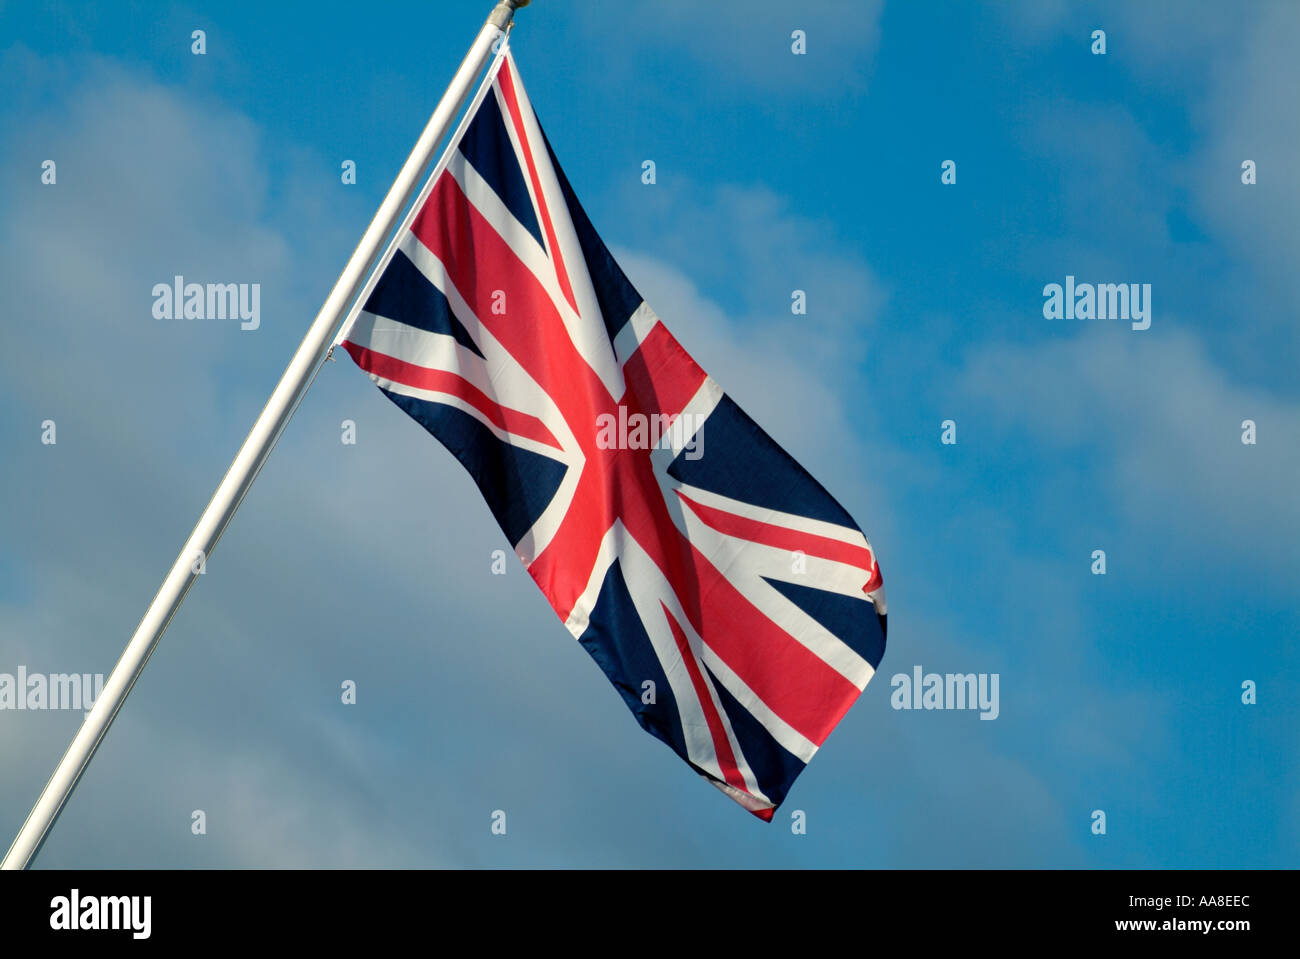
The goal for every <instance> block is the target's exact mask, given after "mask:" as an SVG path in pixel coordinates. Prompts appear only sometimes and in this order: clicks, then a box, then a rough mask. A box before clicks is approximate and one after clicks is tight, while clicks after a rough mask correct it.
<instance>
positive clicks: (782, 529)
mask: <svg viewBox="0 0 1300 959" xmlns="http://www.w3.org/2000/svg"><path fill="white" fill-rule="evenodd" d="M375 278H376V279H372V281H371V283H370V284H369V286H368V288H367V291H363V294H362V299H361V301H360V304H359V308H358V309H357V310H356V311H355V313H354V315H353V316H352V318H351V319H350V321H349V323H348V324H347V325H346V326H345V328H344V332H343V333H342V334H341V335H340V338H339V341H340V343H341V345H342V346H343V348H344V349H346V350H347V352H348V353H349V354H350V355H351V356H352V358H353V360H355V361H356V363H357V365H359V366H360V367H361V368H362V369H363V370H365V371H366V372H367V373H368V374H369V375H370V378H371V379H372V380H373V381H374V382H375V384H376V385H377V386H378V387H379V388H380V389H381V390H382V391H383V392H384V394H385V395H386V396H387V397H388V398H389V399H390V400H392V401H393V402H394V403H395V404H397V406H398V407H400V408H401V409H402V410H404V411H405V412H406V413H407V414H408V415H410V416H411V417H412V418H413V419H414V420H416V422H418V423H419V424H420V425H421V426H423V427H424V428H425V429H426V430H427V431H428V432H430V433H432V434H433V435H434V436H435V437H437V438H438V439H439V440H440V441H441V442H442V443H443V445H444V446H446V447H447V449H449V450H450V451H451V452H452V453H453V454H455V456H456V457H457V458H458V459H459V460H460V462H461V463H462V464H463V465H464V467H465V468H466V469H467V470H468V471H469V473H470V474H471V476H472V477H473V478H474V481H475V482H476V483H477V484H478V487H479V489H480V491H481V492H482V494H483V498H484V499H485V500H486V501H487V505H488V507H489V508H490V509H491V511H492V514H493V516H494V517H495V518H496V520H497V522H498V524H499V525H500V527H501V529H502V531H503V532H504V533H505V535H506V537H507V538H508V539H509V541H510V543H511V545H512V546H513V548H514V550H515V553H516V555H518V557H519V559H520V560H521V561H522V562H523V564H524V566H525V568H527V570H528V572H529V574H530V575H531V576H532V578H533V580H534V581H535V582H536V583H537V585H538V586H539V587H540V588H541V590H542V592H543V593H544V594H545V596H546V598H547V600H548V601H549V602H550V604H551V607H552V608H553V609H554V610H555V612H556V613H557V614H558V615H559V617H560V619H561V620H562V621H563V622H564V625H565V626H566V627H567V628H568V630H569V632H570V633H571V634H572V635H573V636H574V637H575V638H576V639H577V640H578V642H580V643H581V644H582V645H583V647H584V648H585V649H586V650H587V652H588V653H590V655H591V657H592V658H593V659H594V660H595V661H596V663H597V664H598V665H599V666H600V668H601V669H602V670H603V671H604V673H605V675H606V676H607V677H608V678H609V680H610V681H611V682H612V683H613V684H614V686H615V688H616V689H617V690H618V692H619V693H620V694H621V695H622V697H623V699H624V701H625V702H626V703H627V705H628V707H629V708H630V709H631V711H632V713H633V715H634V716H635V718H636V720H637V722H638V723H640V725H641V726H642V727H643V728H644V729H645V730H647V731H648V732H650V733H651V734H653V735H654V736H656V737H658V738H659V739H661V740H663V741H664V742H665V743H667V744H668V745H669V746H670V747H672V749H673V750H674V751H675V752H676V753H677V754H678V755H679V756H681V757H682V759H684V760H686V762H688V763H689V764H690V765H691V766H692V767H694V768H695V770H696V771H697V772H699V773H700V774H701V775H703V776H704V777H706V778H707V779H708V780H709V781H710V782H712V783H713V784H714V785H715V786H717V787H718V788H719V789H721V790H722V791H723V792H725V793H726V794H727V795H728V796H730V797H731V798H732V799H734V800H736V801H737V802H739V803H740V804H741V805H742V806H744V807H745V808H746V809H748V810H749V811H751V812H752V813H754V814H755V815H757V816H759V817H760V818H762V819H765V820H769V821H770V820H771V818H772V815H773V813H774V811H775V809H776V807H777V806H778V805H780V803H781V802H782V800H784V799H785V796H786V793H787V792H788V791H789V789H790V786H791V783H792V782H793V781H794V779H795V777H796V776H798V775H799V773H800V772H801V771H802V770H803V768H804V766H805V765H806V764H807V763H808V762H809V760H811V759H812V757H813V754H814V753H815V752H816V751H817V749H818V748H819V747H820V746H821V744H822V743H823V742H824V741H825V739H826V737H827V735H828V734H829V733H830V731H831V730H832V729H833V728H834V727H835V725H836V723H838V722H839V720H840V719H841V717H843V716H844V714H845V713H846V712H847V711H848V709H849V707H850V706H851V705H852V704H853V702H854V701H855V700H856V699H857V697H858V695H859V694H860V693H861V692H862V690H863V688H864V687H865V686H866V684H867V682H868V681H869V680H870V679H871V677H872V675H873V673H874V672H875V669H876V668H877V666H879V664H880V659H881V656H882V655H883V653H884V648H885V594H884V589H883V586H882V583H881V577H880V568H879V566H878V565H877V563H876V558H875V555H874V552H873V551H872V549H871V546H870V544H869V543H868V541H867V539H866V537H865V536H864V535H863V533H862V531H861V530H860V529H859V528H858V526H857V525H856V524H855V523H854V521H853V520H852V518H851V517H850V516H849V515H848V513H846V512H845V510H844V509H843V508H842V507H841V506H840V505H839V504H838V503H837V502H836V501H835V500H834V499H832V498H831V496H830V494H828V493H827V492H826V491H825V490H824V489H823V488H822V486H821V485H820V484H819V483H818V482H817V481H816V480H815V479H813V478H812V476H810V475H809V474H808V473H807V472H806V471H805V470H804V469H803V468H802V467H801V466H800V465H799V464H798V463H796V462H795V461H794V459H792V458H791V457H790V455H789V454H788V453H786V452H785V451H784V450H783V449H781V447H779V446H778V445H777V444H776V443H775V442H773V440H772V439H771V438H770V437H769V436H768V435H767V434H766V433H764V432H763V430H761V429H760V428H759V427H758V426H757V424H755V423H754V421H753V420H751V419H750V418H749V417H748V416H747V415H745V413H744V412H743V411H742V410H741V409H740V407H738V406H737V405H736V404H735V402H733V401H732V399H731V398H730V397H729V396H727V394H726V393H724V392H723V391H722V389H721V388H720V387H719V386H718V384H717V383H715V382H714V381H713V380H712V379H711V378H710V377H709V376H708V375H706V374H705V373H704V371H703V370H702V369H700V367H699V366H698V365H696V363H695V361H694V360H692V359H691V357H690V355H689V354H687V352H686V351H685V350H684V349H683V348H682V347H681V346H680V345H679V344H678V342H677V340H676V339H674V338H673V336H672V335H671V334H670V333H669V332H668V329H667V327H665V326H664V324H663V323H662V322H661V321H660V320H659V318H658V317H657V316H656V315H655V313H654V311H653V310H652V309H651V308H650V306H649V304H647V303H646V302H645V301H644V300H643V299H642V298H641V296H640V294H639V293H637V291H636V290H635V289H634V288H633V287H632V284H631V283H629V282H628V279H627V277H626V276H625V275H624V274H623V271H622V270H621V269H620V268H619V265H618V264H617V263H616V262H615V261H614V259H613V257H612V256H611V255H610V253H609V250H608V249H607V248H606V247H605V244H604V243H603V242H602V241H601V239H600V237H599V236H597V234H596V232H595V230H594V228H593V227H592V224H591V222H590V221H589V220H588V218H587V215H586V214H585V213H584V212H583V209H582V207H581V206H580V205H579V203H578V200H577V198H576V197H575V196H574V193H573V189H572V187H571V186H570V185H569V182H568V180H567V179H566V178H565V176H564V172H563V171H562V170H561V169H560V165H559V163H558V162H557V161H556V158H555V156H554V154H553V153H552V151H551V147H550V144H549V143H548V142H547V140H546V137H545V135H544V134H543V133H542V129H541V126H540V124H539V123H538V120H537V117H536V115H535V114H534V113H533V109H532V106H531V104H530V102H529V99H528V96H527V94H526V93H525V92H524V87H523V84H522V82H521V81H520V78H519V73H518V70H517V68H516V66H515V62H514V59H513V56H512V55H511V54H510V53H509V51H508V50H507V51H505V52H504V54H503V55H502V56H499V57H498V58H497V59H496V60H495V61H494V62H493V66H492V68H491V71H490V72H489V74H488V76H487V78H486V79H485V82H484V84H483V85H482V86H481V87H480V88H479V91H478V94H477V95H476V97H475V98H474V100H473V101H472V102H471V104H470V107H469V109H468V111H467V113H466V118H465V120H464V121H463V122H462V124H461V126H460V129H459V130H458V131H457V133H456V135H455V138H454V140H453V144H452V146H451V147H450V148H449V149H448V151H447V153H446V154H445V156H444V158H443V160H442V161H441V162H440V164H439V166H438V167H437V168H436V169H435V171H434V173H433V176H432V177H431V178H430V181H429V183H428V185H427V186H426V187H425V188H424V191H423V192H422V193H421V195H420V197H419V198H418V199H417V202H416V204H415V206H414V207H413V209H412V215H411V216H410V217H408V218H407V221H406V223H405V224H404V225H403V227H402V230H401V232H400V233H399V234H398V237H397V239H396V240H395V242H394V244H393V245H392V246H391V247H390V251H389V255H387V256H386V257H385V259H384V260H382V261H381V263H380V265H379V267H378V268H377V270H376V272H375Z"/></svg>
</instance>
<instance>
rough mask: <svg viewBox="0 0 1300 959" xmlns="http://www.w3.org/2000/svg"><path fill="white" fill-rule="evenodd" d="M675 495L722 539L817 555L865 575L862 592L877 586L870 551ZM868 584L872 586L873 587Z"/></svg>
mask: <svg viewBox="0 0 1300 959" xmlns="http://www.w3.org/2000/svg"><path fill="white" fill-rule="evenodd" d="M675 492H676V493H677V498H678V499H680V500H681V501H682V502H683V503H685V504H686V505H687V506H688V507H690V510H691V512H693V513H694V514H695V515H696V516H698V517H699V518H700V520H701V521H702V522H704V524H705V525H707V526H711V527H712V528H713V529H716V530H717V531H718V532H719V533H722V534H723V535H724V536H734V537H736V538H737V539H745V540H749V541H750V542H753V543H762V544H763V545H764V546H773V547H775V548H777V549H784V550H788V551H790V552H792V553H793V552H794V551H795V550H801V551H802V552H804V553H806V554H808V555H809V556H817V557H820V558H821V559H829V560H832V561H833V562H836V563H844V564H846V565H848V566H854V567H857V568H858V569H860V570H863V571H864V572H866V573H867V575H868V582H867V586H866V587H864V589H867V591H868V592H870V591H871V590H872V589H875V588H876V587H877V586H879V585H880V584H879V579H880V570H879V569H878V568H877V567H876V561H875V558H874V557H873V556H872V555H871V550H869V549H867V548H866V547H865V546H854V545H853V544H852V543H845V542H843V541H841V540H838V539H831V538H830V537H829V536H818V535H816V534H815V533H805V532H803V531H802V530H797V529H790V528H789V527H786V526H775V525H773V524H771V523H764V522H761V521H760V520H756V519H750V518H749V517H747V516H738V515H737V514H735V513H729V512H727V511H726V510H721V509H717V508H716V507H713V506H705V505H704V504H703V503H699V502H696V501H695V500H693V499H691V498H690V497H689V496H687V495H686V494H685V493H683V492H682V491H681V490H676V491H675ZM872 583H875V584H876V585H874V586H873V585H872Z"/></svg>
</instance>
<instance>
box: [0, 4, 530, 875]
mask: <svg viewBox="0 0 1300 959" xmlns="http://www.w3.org/2000/svg"><path fill="white" fill-rule="evenodd" d="M527 3H528V0H501V2H499V3H498V4H497V5H496V6H495V7H494V8H493V10H492V12H491V13H490V14H489V15H488V18H487V22H486V23H484V24H483V29H482V30H480V31H479V34H478V36H477V37H476V38H475V40H474V43H473V45H472V46H471V47H470V48H469V53H467V54H466V55H465V59H464V61H462V62H461V65H460V68H459V69H458V70H457V71H456V75H455V76H454V77H453V78H452V81H451V85H450V86H448V87H447V92H446V93H444V94H443V95H442V99H441V100H440V101H438V106H437V108H436V109H435V110H434V111H433V116H432V117H430V118H429V123H428V125H427V126H425V128H424V132H423V133H421V134H420V139H419V140H418V141H416V144H415V148H414V149H413V150H412V151H411V155H410V156H409V157H408V158H407V160H406V163H405V164H404V165H403V166H402V169H401V172H400V173H398V174H397V179H396V180H394V181H393V185H392V186H391V187H390V188H389V190H388V195H387V196H385V197H384V202H383V203H382V204H380V206H379V210H378V211H377V212H376V213H375V215H374V218H373V219H372V220H371V221H370V225H369V226H368V227H367V228H366V232H365V234H364V235H362V237H361V242H360V243H359V244H357V248H356V250H354V251H353V253H352V256H351V258H350V259H349V260H348V263H347V266H345V267H344V268H343V273H342V275H340V276H339V278H338V281H337V282H336V283H335V284H334V289H333V290H331V291H330V295H329V297H328V298H327V299H326V300H325V305H324V306H322V307H321V309H320V312H319V313H318V314H317V315H316V319H315V320H314V321H313V322H312V325H311V328H310V329H308V331H307V335H306V337H305V338H304V339H303V341H302V343H301V344H300V345H299V346H298V350H297V352H295V353H294V355H293V359H292V360H290V361H289V366H288V368H287V369H286V370H285V371H284V375H283V376H282V377H281V378H280V382H279V384H278V385H277V386H276V388H275V392H273V393H272V394H271V398H270V399H269V400H267V402H266V406H265V407H264V408H263V410H262V412H261V414H260V415H259V416H258V417H257V421H256V422H255V423H254V424H253V428H252V429H251V430H250V431H249V433H248V438H247V439H245V440H244V445H243V446H241V447H240V448H239V453H238V454H236V456H235V460H234V462H233V463H231V464H230V468H229V469H228V470H227V471H226V475H225V478H224V479H222V481H221V485H220V486H218V487H217V491H216V493H214V494H213V496H212V501H211V502H209V503H208V506H207V509H205V510H204V511H203V515H202V516H200V517H199V521H198V523H197V524H196V525H195V527H194V532H192V533H191V534H190V537H189V539H188V540H186V542H185V546H184V547H183V548H182V549H181V552H180V555H179V556H177V557H176V562H175V563H174V564H172V568H171V571H170V572H169V573H168V574H167V578H166V579H164V580H163V584H162V586H161V587H160V588H159V590H158V595H156V596H155V597H154V599H153V602H152V603H150V605H149V608H148V609H147V610H146V611H145V614H144V618H143V619H142V620H140V625H139V626H137V627H136V630H135V634H134V635H133V636H132V637H131V641H130V642H129V643H128V644H127V646H126V649H125V650H124V651H123V653H122V658H121V659H119V660H118V661H117V665H116V666H114V667H113V672H112V674H111V675H110V676H109V677H108V681H107V682H106V683H105V684H104V690H103V692H102V693H101V694H100V696H99V698H98V699H97V700H96V701H95V705H94V707H93V708H92V709H91V711H90V714H89V715H88V716H87V717H86V720H85V722H84V723H82V725H81V729H80V730H78V732H77V735H76V736H75V737H74V738H73V740H72V744H71V745H70V746H69V747H68V751H67V752H66V753H64V754H63V759H61V760H60V761H59V765H58V766H57V767H56V768H55V770H54V774H53V775H52V776H51V777H50V781H49V783H47V784H46V786H45V789H44V791H43V792H42V793H41V796H40V798H39V799H38V800H37V801H36V805H35V806H33V807H32V811H31V812H30V813H29V814H28V816H27V820H26V821H25V822H24V823H23V827H22V829H20V830H19V831H18V836H17V837H16V838H15V839H14V842H13V845H12V846H10V847H9V852H8V853H7V854H6V855H5V858H4V862H3V863H0V869H24V868H26V867H27V865H28V864H29V863H30V862H31V861H32V858H33V857H34V856H35V855H36V853H37V852H38V851H39V850H40V848H41V844H42V843H44V841H45V837H46V835H48V833H49V831H50V827H51V826H53V825H54V821H55V820H56V819H57V818H58V816H59V813H60V812H61V811H62V810H63V806H64V804H65V803H66V802H67V801H68V797H69V796H70V795H71V794H72V791H73V790H74V789H75V788H76V786H77V782H78V781H79V780H80V779H81V774H82V773H83V772H85V770H86V766H87V765H88V764H89V763H90V760H91V757H93V756H94V755H95V750H96V749H98V748H99V744H100V742H101V741H102V740H103V738H104V734H105V733H106V732H107V731H108V727H109V726H110V725H111V724H112V722H113V719H114V718H115V717H116V716H117V711H118V710H119V709H121V708H122V703H123V701H124V700H125V699H126V697H127V694H129V693H130V692H131V687H132V686H134V685H135V681H136V679H138V678H139V676H140V673H141V672H142V671H143V670H144V667H145V663H147V662H148V661H149V656H150V655H151V654H152V653H153V651H154V647H156V646H157V645H158V640H159V639H160V638H161V637H162V634H163V632H165V631H166V629H167V625H168V624H169V623H170V622H171V619H172V617H173V616H174V615H176V610H177V609H179V608H180V605H181V603H182V602H184V600H185V594H186V593H188V592H189V589H190V586H192V585H193V584H194V578H195V576H196V575H197V572H196V570H197V569H198V568H200V567H199V561H200V560H204V561H206V559H207V558H208V557H210V556H211V555H212V550H213V549H214V548H215V547H216V545H217V541H218V540H220V539H221V534H222V533H223V532H225V529H226V526H227V525H228V524H229V523H230V520H231V517H233V516H234V515H235V510H237V509H238V508H239V504H240V503H241V502H242V501H243V499H244V495H245V494H246V493H247V492H248V490H249V488H250V487H251V486H252V485H253V481H254V480H255V479H256V478H257V474H258V472H259V471H260V470H261V468H262V465H263V464H264V463H265V462H266V459H267V457H268V456H270V454H271V450H272V449H274V447H275V444H276V441H277V440H278V439H279V438H280V434H281V432H283V430H284V427H285V426H286V425H287V424H288V422H289V420H290V418H292V416H293V413H294V411H295V410H296V409H297V408H298V404H299V402H301V400H302V397H303V395H304V394H305V393H306V392H307V388H308V387H309V386H311V381H312V379H313V378H314V376H315V374H316V371H317V370H318V369H319V368H320V365H321V363H322V362H323V360H324V358H325V354H326V352H327V351H328V349H329V346H330V342H331V340H332V339H333V337H334V333H335V331H336V330H337V329H338V326H339V324H340V323H341V322H342V321H343V318H344V317H345V316H346V315H347V309H348V307H349V306H350V305H351V304H352V301H353V300H354V299H355V297H356V295H357V293H358V291H359V290H360V289H361V287H362V284H363V283H364V282H365V280H366V277H367V276H368V275H369V274H370V272H371V270H373V269H374V266H375V263H376V262H377V260H378V259H379V256H380V254H381V253H382V252H383V250H384V246H385V240H386V239H387V238H388V235H389V233H390V232H391V231H392V229H393V227H394V225H395V224H397V223H398V222H399V217H401V215H402V213H403V211H404V210H405V209H406V207H407V205H408V204H409V203H410V202H411V199H412V197H414V195H415V193H416V190H417V189H418V187H419V184H420V179H421V176H422V174H423V173H424V171H425V170H426V169H427V168H428V166H429V163H430V161H431V160H432V159H433V158H434V151H435V150H436V149H437V148H438V144H439V143H441V142H442V139H443V137H444V136H446V134H447V131H448V130H449V129H450V127H451V123H452V120H454V119H455V118H456V114H457V113H459V112H460V109H461V107H462V106H463V105H464V103H465V100H466V98H467V97H468V96H469V94H470V91H471V90H472V88H473V85H474V80H475V79H476V78H477V77H478V75H479V74H480V73H481V72H482V70H483V66H484V64H486V63H487V62H488V60H489V58H490V56H491V54H492V46H493V44H494V43H495V42H496V40H497V39H498V38H499V37H500V36H502V35H503V33H504V32H505V30H506V28H507V26H509V24H510V22H511V20H512V19H513V18H514V12H515V9H516V8H518V7H522V6H526V5H527Z"/></svg>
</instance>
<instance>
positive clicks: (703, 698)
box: [659, 601, 749, 793]
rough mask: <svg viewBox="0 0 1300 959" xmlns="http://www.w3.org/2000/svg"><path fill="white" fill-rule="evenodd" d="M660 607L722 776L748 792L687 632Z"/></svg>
mask: <svg viewBox="0 0 1300 959" xmlns="http://www.w3.org/2000/svg"><path fill="white" fill-rule="evenodd" d="M659 606H660V608H662V609H663V611H664V615H665V616H666V617H668V628H669V629H671V630H672V631H673V639H675V640H676V641H677V651H678V652H679V653H681V654H682V662H683V663H684V664H685V666H686V672H687V674H689V675H690V677H691V685H692V686H694V687H695V696H696V698H697V699H699V701H700V709H702V710H703V711H704V721H705V722H706V723H708V724H709V736H710V737H711V738H712V739H713V751H714V752H715V753H716V754H717V756H718V768H720V769H721V770H722V777H723V778H724V779H725V780H726V781H727V785H728V786H734V787H735V788H736V789H739V790H740V791H741V792H745V793H747V792H749V789H748V787H746V786H745V777H744V776H742V775H741V774H740V767H739V766H737V765H736V755H735V753H733V752H732V751H731V742H730V741H729V740H728V739H727V730H726V728H725V727H724V726H723V724H722V717H721V716H719V715H718V710H717V709H716V708H715V706H714V704H713V696H712V695H710V693H709V685H708V683H706V682H705V681H704V674H703V673H702V672H701V671H700V664H699V663H698V662H697V661H696V659H695V652H694V651H693V650H692V649H691V644H690V643H689V642H688V641H687V639H686V633H685V632H684V631H683V630H682V627H681V624H680V623H678V622H677V620H676V619H674V618H673V614H672V613H670V612H669V611H668V607H667V606H665V605H664V604H663V602H662V601H661V602H660V603H659Z"/></svg>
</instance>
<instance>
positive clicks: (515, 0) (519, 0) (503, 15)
mask: <svg viewBox="0 0 1300 959" xmlns="http://www.w3.org/2000/svg"><path fill="white" fill-rule="evenodd" d="M528 3H529V0H500V3H498V4H497V5H496V6H495V7H493V8H492V12H491V13H489V14H488V18H487V22H488V23H490V24H492V25H493V26H494V27H496V28H497V29H498V30H505V28H506V27H507V26H508V25H509V24H510V23H511V21H513V20H514V18H515V11H516V10H518V9H519V8H520V7H526V6H528Z"/></svg>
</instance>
